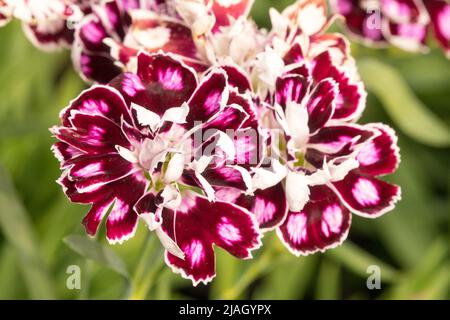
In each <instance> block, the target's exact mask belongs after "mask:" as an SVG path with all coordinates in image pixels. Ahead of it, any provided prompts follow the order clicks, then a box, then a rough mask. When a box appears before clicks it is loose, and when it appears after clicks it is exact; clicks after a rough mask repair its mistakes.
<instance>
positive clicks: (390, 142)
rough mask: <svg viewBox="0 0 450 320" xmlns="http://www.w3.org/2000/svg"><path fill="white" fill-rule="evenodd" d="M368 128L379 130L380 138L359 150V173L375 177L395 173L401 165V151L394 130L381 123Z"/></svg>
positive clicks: (367, 143)
mask: <svg viewBox="0 0 450 320" xmlns="http://www.w3.org/2000/svg"><path fill="white" fill-rule="evenodd" d="M368 126H369V127H371V128H374V129H376V130H378V132H379V136H377V137H376V138H375V139H371V140H370V141H368V142H366V143H365V144H364V146H363V147H362V148H361V149H360V150H359V153H358V155H357V157H356V159H357V160H358V162H359V171H361V172H362V173H365V174H368V175H373V176H379V175H384V174H390V173H393V172H394V171H395V170H396V169H397V167H398V165H399V163H400V150H399V147H398V145H397V136H396V135H395V132H394V130H393V129H392V128H390V127H389V126H387V125H384V124H381V123H377V124H373V125H368Z"/></svg>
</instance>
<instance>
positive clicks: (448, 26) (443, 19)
mask: <svg viewBox="0 0 450 320" xmlns="http://www.w3.org/2000/svg"><path fill="white" fill-rule="evenodd" d="M449 21H450V5H446V6H445V8H444V10H442V11H441V12H440V13H439V15H438V17H437V25H438V26H439V31H440V32H441V34H442V36H443V37H444V38H445V39H447V40H450V23H449Z"/></svg>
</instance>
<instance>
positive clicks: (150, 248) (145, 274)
mask: <svg viewBox="0 0 450 320" xmlns="http://www.w3.org/2000/svg"><path fill="white" fill-rule="evenodd" d="M161 252H162V247H161V245H160V244H159V241H158V239H157V238H156V237H155V236H151V235H150V232H149V234H148V235H147V237H146V239H145V242H144V245H143V249H142V250H141V251H140V254H141V257H140V259H139V262H138V265H137V267H136V270H135V272H134V276H133V280H132V292H131V295H130V299H131V300H143V299H145V298H146V297H147V294H148V292H149V291H150V289H151V287H152V284H153V280H154V278H155V276H156V274H157V273H158V271H159V270H160V269H161V266H162V261H163V258H162V256H161Z"/></svg>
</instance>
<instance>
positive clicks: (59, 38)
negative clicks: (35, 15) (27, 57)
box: [22, 19, 73, 51]
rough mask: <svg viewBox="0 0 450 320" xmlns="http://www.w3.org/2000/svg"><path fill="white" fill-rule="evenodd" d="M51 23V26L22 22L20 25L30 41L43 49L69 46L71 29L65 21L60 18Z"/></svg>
mask: <svg viewBox="0 0 450 320" xmlns="http://www.w3.org/2000/svg"><path fill="white" fill-rule="evenodd" d="M46 23H48V22H46ZM51 24H52V26H51V28H48V27H47V26H46V25H40V24H39V23H38V24H37V25H31V24H27V23H23V24H22V26H23V30H24V33H25V35H26V36H27V38H28V39H29V40H30V41H31V43H32V44H33V45H34V46H35V47H37V48H39V49H41V50H43V51H55V50H59V49H61V48H70V46H71V44H72V42H73V30H70V29H68V28H67V26H66V21H65V20H63V19H61V21H58V22H53V23H51ZM46 29H48V30H46Z"/></svg>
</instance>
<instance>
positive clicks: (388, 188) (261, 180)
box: [219, 0, 400, 255]
mask: <svg viewBox="0 0 450 320" xmlns="http://www.w3.org/2000/svg"><path fill="white" fill-rule="evenodd" d="M271 15H272V21H273V30H272V32H271V34H272V36H271V43H270V46H269V47H267V48H266V50H265V51H264V52H263V53H261V54H259V55H258V57H257V59H256V63H255V68H254V69H253V76H254V77H255V76H256V77H257V79H256V81H255V79H254V82H253V87H254V89H253V90H254V91H253V95H254V100H255V102H256V105H257V106H258V107H257V114H258V119H259V121H260V122H259V125H260V127H261V128H262V130H263V131H264V130H266V131H267V132H268V135H269V138H268V143H267V150H266V159H267V161H266V162H265V164H266V165H267V164H268V166H266V167H264V166H260V167H255V168H252V187H253V189H254V196H249V195H245V194H243V193H242V192H240V191H237V190H234V189H232V188H224V189H223V190H221V191H220V193H219V194H220V197H221V198H222V199H227V201H232V202H234V203H236V204H238V205H240V206H244V207H246V208H248V209H249V210H250V211H251V212H253V213H254V214H255V215H256V218H257V220H258V222H259V224H260V228H261V229H262V230H263V231H269V230H273V229H276V232H277V235H278V236H279V238H280V239H281V241H282V242H283V243H284V244H285V246H286V247H287V248H288V249H289V251H290V252H292V253H293V254H295V255H306V254H311V253H314V252H317V251H325V250H326V249H329V248H333V247H335V246H337V245H339V244H340V243H341V242H342V241H343V240H345V238H346V237H347V234H348V231H349V228H350V224H351V214H350V213H355V214H358V215H361V216H364V217H370V218H374V217H378V216H380V215H382V214H384V213H385V212H388V211H389V210H392V209H393V207H394V205H395V203H396V202H397V201H398V200H399V199H400V188H399V187H398V186H396V185H393V184H390V183H387V182H384V181H383V180H380V179H378V178H377V177H378V176H380V175H385V174H389V173H393V172H394V171H395V169H396V168H397V166H398V163H399V150H398V147H397V138H396V136H395V133H394V131H393V130H392V129H390V128H389V127H388V126H385V125H382V124H366V125H358V124H356V123H355V122H356V121H357V120H358V119H359V117H360V116H361V114H362V112H363V110H364V107H365V98H366V92H365V90H364V86H363V83H362V82H361V80H360V79H359V76H358V73H357V69H356V66H355V64H354V61H353V59H352V58H351V56H350V52H349V48H348V43H347V41H346V40H345V39H344V38H342V36H339V35H334V34H326V33H324V30H325V29H326V26H327V25H328V24H329V23H330V20H329V19H327V16H326V10H325V2H324V1H303V0H301V1H297V2H296V3H295V4H294V5H293V6H291V7H288V8H287V9H286V10H284V11H283V12H282V13H281V14H279V13H277V12H275V11H272V12H271ZM302 17H303V18H305V17H306V21H305V19H303V18H302ZM309 18H311V19H309ZM308 19H309V20H308ZM325 39H326V40H325Z"/></svg>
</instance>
